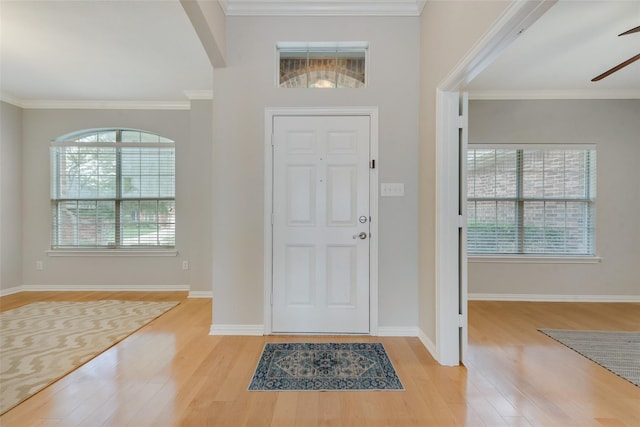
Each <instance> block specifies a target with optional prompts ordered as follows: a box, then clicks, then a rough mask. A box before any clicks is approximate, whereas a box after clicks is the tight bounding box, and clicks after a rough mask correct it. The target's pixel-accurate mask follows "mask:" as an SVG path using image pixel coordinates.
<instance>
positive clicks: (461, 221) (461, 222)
mask: <svg viewBox="0 0 640 427" xmlns="http://www.w3.org/2000/svg"><path fill="white" fill-rule="evenodd" d="M466 225H467V220H466V219H465V217H464V216H462V215H458V228H464V227H465V226H466Z"/></svg>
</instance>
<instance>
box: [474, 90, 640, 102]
mask: <svg viewBox="0 0 640 427" xmlns="http://www.w3.org/2000/svg"><path fill="white" fill-rule="evenodd" d="M469 99H470V100H518V99H522V100H535V99H640V89H632V90H469Z"/></svg>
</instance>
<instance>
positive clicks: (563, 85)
mask: <svg viewBox="0 0 640 427" xmlns="http://www.w3.org/2000/svg"><path fill="white" fill-rule="evenodd" d="M638 25H640V0H626V1H616V0H606V1H575V0H560V1H559V2H558V3H556V4H555V5H554V6H553V7H552V8H551V9H549V11H547V12H546V13H545V14H544V15H543V16H542V17H541V18H540V19H538V20H537V21H536V22H535V23H534V24H533V25H532V26H531V27H530V28H528V29H527V30H526V31H525V32H524V33H522V34H521V35H520V36H519V37H518V39H517V40H516V41H515V42H514V43H512V44H511V45H510V46H509V47H508V48H507V49H505V51H504V52H503V53H502V55H500V56H499V57H498V58H497V59H496V60H495V61H494V62H493V63H491V64H490V65H489V66H488V67H487V68H486V69H485V70H484V71H483V72H482V73H481V74H480V75H478V76H477V77H476V78H475V79H474V80H473V81H472V82H471V83H470V84H469V85H468V87H467V90H468V91H469V92H470V94H471V96H472V97H474V98H525V99H526V98H540V97H544V98H630V97H631V98H640V61H636V62H634V63H633V64H631V65H629V66H627V67H625V68H623V69H622V70H620V71H618V72H616V73H614V74H612V75H610V76H609V77H606V78H604V79H603V80H600V81H599V82H591V79H592V78H594V77H595V76H597V75H599V74H601V73H603V72H605V71H606V70H608V69H610V68H612V67H614V66H616V65H618V64H619V63H621V62H623V61H625V60H627V59H629V58H631V57H633V56H634V55H637V54H638V53H640V33H635V34H630V35H626V36H622V37H618V34H620V33H622V32H623V31H626V30H628V29H630V28H634V27H637V26H638Z"/></svg>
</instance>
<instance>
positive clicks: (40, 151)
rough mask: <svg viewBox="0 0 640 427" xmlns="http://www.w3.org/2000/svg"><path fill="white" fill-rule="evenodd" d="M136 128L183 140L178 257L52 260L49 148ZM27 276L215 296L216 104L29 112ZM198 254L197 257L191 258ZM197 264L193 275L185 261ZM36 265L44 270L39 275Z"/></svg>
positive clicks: (35, 280)
mask: <svg viewBox="0 0 640 427" xmlns="http://www.w3.org/2000/svg"><path fill="white" fill-rule="evenodd" d="M98 127H131V128H137V129H143V130H147V131H150V132H153V133H157V134H160V135H163V136H165V137H168V138H171V139H173V140H175V141H176V221H177V223H176V248H177V251H178V256H177V257H156V256H150V257H143V256H132V255H127V256H116V257H114V256H92V257H86V256H84V257H78V256H69V257H67V256H65V257H52V256H49V255H48V254H47V250H48V249H49V247H50V230H51V226H50V222H51V218H50V202H49V200H50V194H49V188H50V186H49V181H50V177H49V143H50V141H51V139H53V138H56V137H58V136H60V135H64V134H66V133H68V132H71V131H74V130H81V129H89V128H98ZM22 150H23V165H22V166H23V167H22V171H21V172H22V180H23V187H22V195H23V203H22V218H23V230H24V232H23V239H22V244H23V273H22V282H23V283H22V284H23V285H25V286H26V287H27V288H43V289H96V288H100V289H149V290H154V289H160V290H161V289H179V288H190V289H191V290H192V291H200V292H203V291H209V283H210V263H209V257H208V256H207V254H206V253H203V252H206V251H208V250H209V249H208V246H207V242H206V240H207V239H209V236H210V221H209V220H208V215H209V209H208V207H209V205H210V200H211V199H210V194H211V191H210V188H211V187H210V174H209V170H210V159H211V102H210V101H197V102H194V103H193V106H192V110H191V111H188V110H177V111H166V110H150V111H144V110H40V109H32V110H30V109H27V110H24V111H23V134H22ZM190 257H193V259H190ZM183 260H189V261H190V267H191V269H190V270H183V269H182V261H183ZM36 261H42V262H43V267H44V268H43V270H41V271H38V270H36V268H35V266H36Z"/></svg>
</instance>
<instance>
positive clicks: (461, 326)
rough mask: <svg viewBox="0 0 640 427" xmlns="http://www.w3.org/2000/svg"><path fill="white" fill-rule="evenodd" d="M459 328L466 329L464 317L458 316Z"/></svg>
mask: <svg viewBox="0 0 640 427" xmlns="http://www.w3.org/2000/svg"><path fill="white" fill-rule="evenodd" d="M458 328H464V315H462V314H458Z"/></svg>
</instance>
